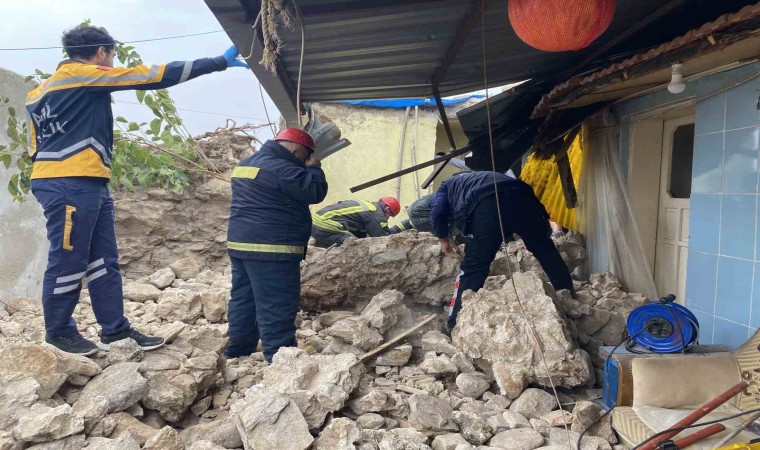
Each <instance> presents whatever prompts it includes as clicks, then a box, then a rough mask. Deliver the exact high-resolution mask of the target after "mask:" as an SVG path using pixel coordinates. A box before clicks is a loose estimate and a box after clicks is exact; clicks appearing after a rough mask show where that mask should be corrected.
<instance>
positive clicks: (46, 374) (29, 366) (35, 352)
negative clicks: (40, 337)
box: [0, 344, 68, 399]
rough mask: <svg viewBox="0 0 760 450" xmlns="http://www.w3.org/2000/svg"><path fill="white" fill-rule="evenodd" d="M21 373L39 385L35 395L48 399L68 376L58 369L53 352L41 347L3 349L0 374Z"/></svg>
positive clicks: (19, 346) (26, 346) (18, 345)
mask: <svg viewBox="0 0 760 450" xmlns="http://www.w3.org/2000/svg"><path fill="white" fill-rule="evenodd" d="M11 372H15V373H21V374H24V375H28V376H30V377H32V378H34V379H35V380H37V383H39V385H40V386H39V389H38V390H37V395H38V396H39V397H40V398H43V399H44V398H50V397H51V396H52V395H53V394H55V393H56V392H57V391H58V389H59V388H60V387H61V385H63V383H64V382H65V381H66V378H67V377H68V374H66V373H63V372H62V371H60V370H59V369H58V358H56V355H55V352H54V351H53V350H52V349H50V348H48V347H46V346H42V345H37V344H16V345H10V346H8V347H5V348H3V351H2V352H0V374H2V373H11Z"/></svg>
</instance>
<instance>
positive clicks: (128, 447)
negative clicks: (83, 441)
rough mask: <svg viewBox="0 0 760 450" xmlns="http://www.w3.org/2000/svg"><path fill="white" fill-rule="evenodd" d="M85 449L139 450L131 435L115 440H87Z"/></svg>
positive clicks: (126, 434)
mask: <svg viewBox="0 0 760 450" xmlns="http://www.w3.org/2000/svg"><path fill="white" fill-rule="evenodd" d="M87 448H97V449H98V450H140V444H138V443H137V441H135V439H134V438H133V437H132V435H131V434H129V433H125V434H122V435H121V436H119V437H118V438H116V439H107V438H103V437H94V438H90V439H87Z"/></svg>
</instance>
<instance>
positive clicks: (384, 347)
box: [359, 314, 438, 361]
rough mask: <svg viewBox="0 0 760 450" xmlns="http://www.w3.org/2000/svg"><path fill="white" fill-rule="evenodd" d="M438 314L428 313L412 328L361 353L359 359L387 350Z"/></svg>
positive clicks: (362, 359)
mask: <svg viewBox="0 0 760 450" xmlns="http://www.w3.org/2000/svg"><path fill="white" fill-rule="evenodd" d="M437 316H438V315H437V314H430V315H429V316H427V317H425V318H424V319H423V320H422V322H420V323H418V324H417V325H415V326H413V327H412V328H409V329H408V330H406V331H404V332H403V333H401V334H399V335H398V336H396V337H394V338H393V339H391V340H389V341H388V342H386V343H384V344H380V345H379V346H378V347H375V348H374V349H372V350H370V351H368V352H367V353H365V354H363V355H362V356H361V357H360V358H359V361H364V360H366V359H368V358H371V357H373V356H375V355H377V354H380V353H382V352H384V351H385V350H387V349H388V348H389V347H391V346H392V345H394V344H395V343H397V342H399V341H400V340H402V339H404V338H405V337H407V336H409V335H410V334H412V333H414V332H415V331H417V330H419V329H420V328H422V327H424V326H425V325H427V324H429V323H430V322H432V321H433V319H435V318H436V317H437Z"/></svg>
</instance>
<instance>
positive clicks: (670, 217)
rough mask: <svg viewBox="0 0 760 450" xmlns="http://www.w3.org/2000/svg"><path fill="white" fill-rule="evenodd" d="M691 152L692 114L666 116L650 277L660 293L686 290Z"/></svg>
mask: <svg viewBox="0 0 760 450" xmlns="http://www.w3.org/2000/svg"><path fill="white" fill-rule="evenodd" d="M693 154H694V116H693V115H689V116H685V117H679V118H676V119H669V120H666V121H665V123H664V127H663V136H662V165H661V166H660V167H661V172H660V199H659V212H658V220H657V246H656V250H655V267H654V275H655V277H654V279H655V284H656V285H657V293H658V295H660V296H664V295H667V294H675V295H676V299H677V301H678V302H679V303H683V301H684V295H685V294H686V260H687V257H688V253H689V197H690V196H691V165H692V161H693Z"/></svg>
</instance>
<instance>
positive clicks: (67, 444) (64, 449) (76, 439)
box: [0, 434, 87, 450]
mask: <svg viewBox="0 0 760 450" xmlns="http://www.w3.org/2000/svg"><path fill="white" fill-rule="evenodd" d="M0 442H2V439H0ZM85 445H87V444H85V435H83V434H77V435H75V436H69V437H65V438H63V439H58V440H55V441H51V442H44V443H42V444H37V445H32V446H31V447H27V450H82V449H83V448H84V447H85ZM0 448H1V449H3V450H16V449H14V448H6V447H3V446H2V444H0ZM18 448H19V449H21V447H20V446H19V447H18Z"/></svg>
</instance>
